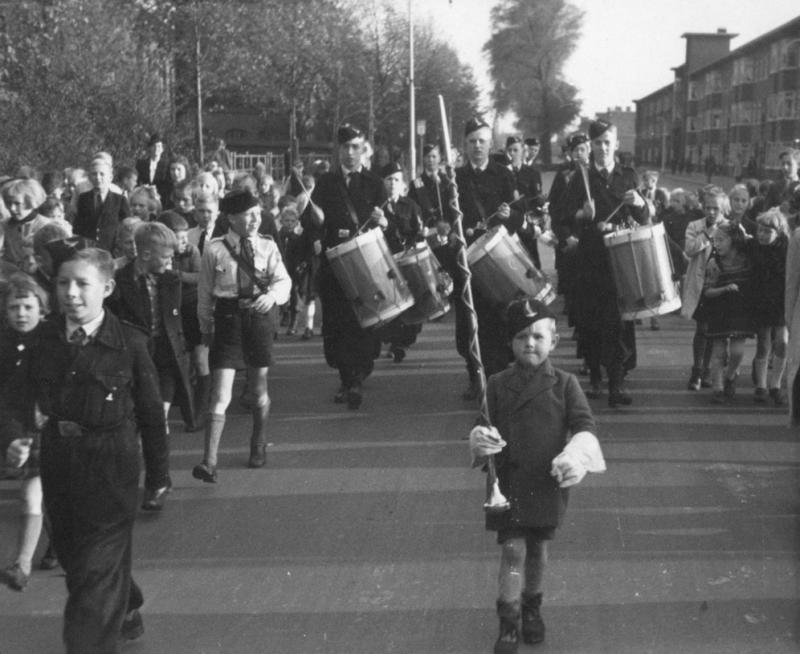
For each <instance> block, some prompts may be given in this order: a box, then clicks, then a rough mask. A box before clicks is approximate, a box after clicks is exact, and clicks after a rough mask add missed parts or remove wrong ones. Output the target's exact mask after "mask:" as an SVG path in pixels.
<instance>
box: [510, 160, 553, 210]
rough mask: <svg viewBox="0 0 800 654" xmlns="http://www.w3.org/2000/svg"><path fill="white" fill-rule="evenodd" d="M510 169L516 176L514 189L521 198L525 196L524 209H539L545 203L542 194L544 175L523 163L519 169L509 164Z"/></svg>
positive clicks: (514, 176) (513, 175)
mask: <svg viewBox="0 0 800 654" xmlns="http://www.w3.org/2000/svg"><path fill="white" fill-rule="evenodd" d="M508 169H509V170H510V171H511V175H512V177H513V178H514V190H516V191H517V192H518V193H519V196H520V197H521V198H525V201H524V203H523V211H539V210H540V209H541V208H542V206H543V205H544V202H545V198H544V196H543V195H542V176H541V174H540V173H539V171H538V170H536V168H534V167H533V166H528V165H527V164H522V165H521V166H520V167H519V168H518V169H514V167H513V166H511V165H509V166H508Z"/></svg>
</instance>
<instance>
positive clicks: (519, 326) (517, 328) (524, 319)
mask: <svg viewBox="0 0 800 654" xmlns="http://www.w3.org/2000/svg"><path fill="white" fill-rule="evenodd" d="M543 318H552V319H553V320H555V319H556V314H554V313H553V312H552V311H550V309H549V308H548V307H547V305H546V304H544V303H542V302H539V300H529V299H525V300H514V301H513V302H512V303H511V304H509V305H508V308H507V309H506V324H507V325H508V337H509V338H514V336H516V335H517V334H518V333H519V332H521V331H522V330H523V329H525V328H526V327H528V325H532V324H533V323H535V322H536V321H537V320H542V319H543Z"/></svg>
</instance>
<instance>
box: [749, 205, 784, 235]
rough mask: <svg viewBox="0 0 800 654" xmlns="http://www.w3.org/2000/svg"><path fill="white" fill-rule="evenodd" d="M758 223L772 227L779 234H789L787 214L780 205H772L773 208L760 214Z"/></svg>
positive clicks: (757, 218)
mask: <svg viewBox="0 0 800 654" xmlns="http://www.w3.org/2000/svg"><path fill="white" fill-rule="evenodd" d="M756 223H757V224H759V225H766V226H767V227H771V228H772V229H774V230H775V231H777V232H778V233H779V234H785V235H787V236H788V235H789V224H788V223H787V222H786V216H784V215H783V212H782V211H781V210H780V209H779V208H778V207H772V209H769V210H768V211H765V212H764V213H761V214H759V215H758V217H756Z"/></svg>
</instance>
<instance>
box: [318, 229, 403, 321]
mask: <svg viewBox="0 0 800 654" xmlns="http://www.w3.org/2000/svg"><path fill="white" fill-rule="evenodd" d="M325 256H326V257H327V259H328V262H329V263H330V266H331V270H332V271H333V274H334V276H335V277H336V280H337V281H338V282H339V284H340V286H341V287H342V290H343V291H344V294H345V296H346V297H347V299H349V300H350V302H351V304H352V307H353V310H354V311H355V313H356V317H357V318H358V322H359V324H360V325H361V326H362V327H364V328H367V327H374V326H375V325H380V324H382V323H385V322H389V321H390V320H392V319H393V318H396V317H397V316H399V315H400V314H401V313H403V311H405V310H406V309H409V308H411V307H412V306H413V305H414V297H413V295H412V294H411V289H409V287H408V282H406V280H405V278H404V277H403V275H402V273H401V272H400V270H399V269H398V267H397V264H396V263H395V261H394V258H393V257H392V253H391V252H390V251H389V246H388V245H387V244H386V239H385V238H384V237H383V232H381V230H380V229H371V230H369V231H367V232H364V233H363V234H359V235H358V236H356V237H354V238H352V239H350V240H349V241H345V242H344V243H340V244H339V245H337V246H335V247H332V248H329V249H328V250H326V251H325Z"/></svg>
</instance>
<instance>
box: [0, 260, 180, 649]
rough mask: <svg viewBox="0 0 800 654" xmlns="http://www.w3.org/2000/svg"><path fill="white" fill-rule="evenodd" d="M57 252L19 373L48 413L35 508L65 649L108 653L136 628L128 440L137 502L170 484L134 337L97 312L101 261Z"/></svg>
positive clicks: (19, 451) (138, 339) (17, 447)
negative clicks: (50, 558)
mask: <svg viewBox="0 0 800 654" xmlns="http://www.w3.org/2000/svg"><path fill="white" fill-rule="evenodd" d="M63 256H64V259H63V261H60V262H57V263H56V265H55V269H56V271H57V272H56V275H57V282H56V289H57V290H56V293H57V296H58V301H59V305H60V307H61V309H62V311H63V312H64V313H63V314H62V315H59V316H57V317H56V318H54V319H53V320H52V321H47V322H46V323H44V325H43V326H42V329H41V334H40V338H39V344H38V347H37V351H36V352H35V353H34V360H33V362H32V369H33V370H32V375H31V378H32V382H31V383H32V384H33V389H34V392H35V399H36V403H37V405H38V407H39V408H40V409H41V412H42V414H43V415H44V416H45V417H46V418H48V420H47V422H46V423H44V427H43V428H42V436H41V454H40V469H41V475H42V489H43V492H44V504H45V508H46V511H47V514H48V516H49V518H50V522H51V524H52V538H53V544H54V546H55V550H56V552H58V557H59V560H60V561H61V564H62V567H63V568H64V572H65V573H66V585H67V592H68V598H67V603H66V608H65V610H64V629H63V638H64V643H65V645H66V650H67V652H68V654H79V653H83V652H90V651H91V652H116V651H117V649H118V642H119V641H120V640H129V639H133V638H137V637H139V636H141V634H142V633H143V632H144V626H143V622H142V618H141V615H140V614H139V611H138V609H139V607H141V605H142V603H143V597H142V593H141V590H140V589H139V587H138V586H137V585H136V584H135V583H134V582H133V580H132V579H131V561H132V555H131V550H132V543H133V540H132V536H133V524H134V520H135V518H136V503H137V497H138V483H139V456H140V453H139V442H140V439H141V444H142V453H143V455H144V461H145V468H146V474H145V487H146V491H145V498H147V497H148V496H151V495H153V494H156V493H159V492H163V490H164V489H166V488H167V487H168V486H169V485H170V481H169V468H168V461H167V458H168V457H167V442H166V437H165V433H164V413H163V409H162V407H161V400H160V398H159V396H158V387H157V386H156V371H155V367H154V366H153V362H152V360H151V359H150V356H149V354H148V352H147V339H146V337H145V335H144V334H142V333H141V331H140V330H139V329H137V328H135V327H130V326H127V325H125V324H123V323H121V322H120V321H119V320H118V319H117V318H116V317H115V316H114V315H113V314H112V313H111V312H109V311H105V310H104V309H103V302H104V300H105V298H106V297H108V296H109V295H110V294H111V292H112V290H113V288H114V281H113V274H114V262H113V260H112V258H111V255H110V254H109V253H108V252H106V251H104V250H101V249H99V248H89V249H86V250H81V251H76V250H74V249H66V250H64V252H63ZM109 371H113V375H110V374H109ZM30 450H31V448H30V444H29V443H27V442H26V441H25V439H15V440H14V441H13V442H12V444H11V446H10V447H9V448H8V450H7V459H8V460H9V461H10V462H11V463H12V464H14V465H21V464H22V463H23V462H24V461H27V460H28V458H29V456H30Z"/></svg>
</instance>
